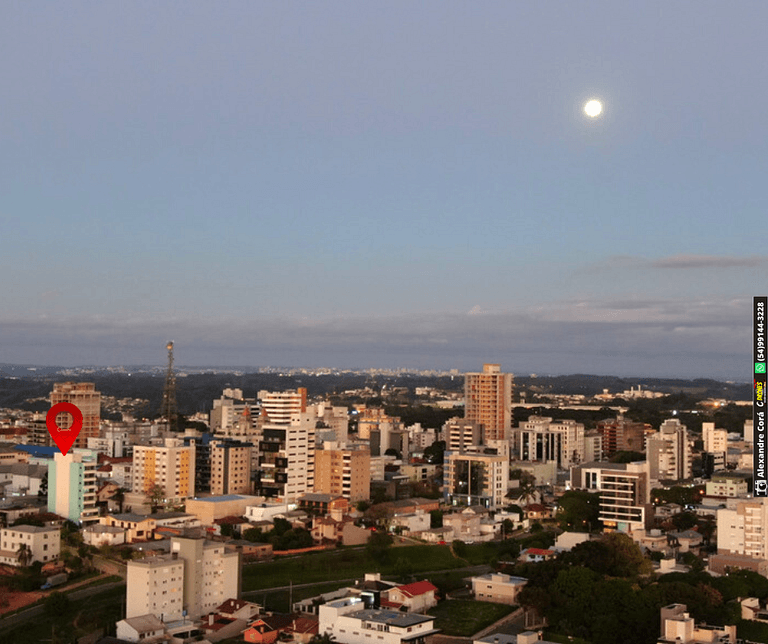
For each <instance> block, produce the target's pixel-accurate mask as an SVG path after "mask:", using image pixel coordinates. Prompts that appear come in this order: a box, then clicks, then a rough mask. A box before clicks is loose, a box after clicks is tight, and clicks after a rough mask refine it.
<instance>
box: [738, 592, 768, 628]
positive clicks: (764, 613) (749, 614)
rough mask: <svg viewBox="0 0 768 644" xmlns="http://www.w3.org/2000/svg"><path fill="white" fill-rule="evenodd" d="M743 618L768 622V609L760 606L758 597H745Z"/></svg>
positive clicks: (742, 606)
mask: <svg viewBox="0 0 768 644" xmlns="http://www.w3.org/2000/svg"><path fill="white" fill-rule="evenodd" d="M741 619H748V620H750V621H752V622H762V623H763V624H768V610H766V609H765V608H762V607H761V606H760V600H759V599H758V598H757V597H745V598H744V599H742V600H741Z"/></svg>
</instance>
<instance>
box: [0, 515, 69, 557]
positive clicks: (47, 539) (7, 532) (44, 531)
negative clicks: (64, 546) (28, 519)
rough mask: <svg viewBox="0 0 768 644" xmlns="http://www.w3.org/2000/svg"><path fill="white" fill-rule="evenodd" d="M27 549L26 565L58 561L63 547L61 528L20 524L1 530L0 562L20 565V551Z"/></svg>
mask: <svg viewBox="0 0 768 644" xmlns="http://www.w3.org/2000/svg"><path fill="white" fill-rule="evenodd" d="M22 546H24V547H25V549H26V550H27V553H28V554H27V562H26V565H27V566H28V565H30V564H31V563H33V562H35V561H42V562H43V563H46V562H48V561H56V560H57V559H58V558H59V552H60V549H61V529H60V528H43V527H39V526H34V525H18V526H14V527H12V528H3V529H2V530H0V563H2V564H6V565H8V566H19V565H21V564H20V562H19V551H20V550H21V548H22Z"/></svg>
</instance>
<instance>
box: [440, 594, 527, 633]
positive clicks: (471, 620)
mask: <svg viewBox="0 0 768 644" xmlns="http://www.w3.org/2000/svg"><path fill="white" fill-rule="evenodd" d="M515 608H516V607H515V606H507V605H505V604H492V603H490V602H478V601H471V600H458V599H449V600H447V601H444V602H441V603H440V604H438V605H437V606H435V607H434V608H430V609H429V614H430V615H434V616H435V628H439V629H442V631H443V634H444V635H456V636H458V637H471V636H472V635H474V634H475V633H477V632H478V631H481V630H483V629H484V628H485V627H486V626H490V625H491V624H493V623H494V622H495V621H497V620H499V619H501V618H502V617H504V616H505V615H509V614H510V613H511V612H512V611H513V610H514V609H515Z"/></svg>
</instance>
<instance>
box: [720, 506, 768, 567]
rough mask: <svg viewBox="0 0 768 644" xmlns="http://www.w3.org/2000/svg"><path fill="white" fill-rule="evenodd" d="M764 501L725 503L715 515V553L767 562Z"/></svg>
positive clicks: (767, 519) (767, 525)
mask: <svg viewBox="0 0 768 644" xmlns="http://www.w3.org/2000/svg"><path fill="white" fill-rule="evenodd" d="M766 535H768V499H766V498H765V497H758V498H753V499H729V500H728V504H727V506H726V507H725V508H722V509H720V510H718V511H717V553H718V554H734V555H746V556H747V557H753V558H755V559H768V538H766Z"/></svg>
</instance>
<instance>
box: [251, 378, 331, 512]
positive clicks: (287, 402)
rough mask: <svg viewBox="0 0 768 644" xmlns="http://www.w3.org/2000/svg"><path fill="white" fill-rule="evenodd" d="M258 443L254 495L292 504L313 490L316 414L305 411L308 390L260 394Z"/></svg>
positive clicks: (300, 389) (264, 392) (263, 392)
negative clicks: (259, 432) (259, 438)
mask: <svg viewBox="0 0 768 644" xmlns="http://www.w3.org/2000/svg"><path fill="white" fill-rule="evenodd" d="M259 398H260V400H261V419H260V423H261V440H260V441H259V468H258V474H257V481H256V488H257V493H258V494H261V495H263V496H266V497H269V498H273V499H275V500H278V501H282V502H283V503H293V502H295V501H296V500H297V499H298V498H299V497H300V496H301V495H302V494H307V493H308V492H313V491H314V486H315V475H314V467H315V426H316V424H317V417H316V414H315V413H314V412H312V411H307V390H306V389H304V388H303V387H301V388H299V389H297V390H295V391H285V392H268V391H262V392H259Z"/></svg>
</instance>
